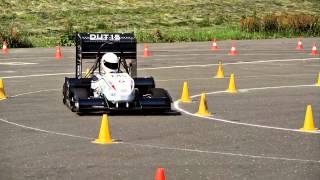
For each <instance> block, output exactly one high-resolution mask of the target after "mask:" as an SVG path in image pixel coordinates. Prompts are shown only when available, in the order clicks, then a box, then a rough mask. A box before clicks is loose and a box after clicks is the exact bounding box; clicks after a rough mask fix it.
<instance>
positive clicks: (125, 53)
mask: <svg viewBox="0 0 320 180" xmlns="http://www.w3.org/2000/svg"><path fill="white" fill-rule="evenodd" d="M75 38H76V39H75V41H76V74H75V75H76V78H78V79H80V78H81V77H82V59H96V57H97V55H98V52H99V50H100V53H101V54H102V55H103V54H105V53H107V52H112V53H115V54H116V55H117V56H118V57H120V58H121V59H125V60H127V59H130V60H131V61H130V63H131V64H130V65H131V66H132V67H131V68H132V70H133V71H135V72H131V75H132V76H134V77H135V76H136V74H137V72H136V71H137V70H136V69H137V41H136V39H135V37H134V34H133V33H77V34H76V37H75Z"/></svg>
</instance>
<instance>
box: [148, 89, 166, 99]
mask: <svg viewBox="0 0 320 180" xmlns="http://www.w3.org/2000/svg"><path fill="white" fill-rule="evenodd" d="M150 93H151V96H152V97H153V98H170V96H169V94H168V92H167V91H166V90H164V89H162V88H151V89H150Z"/></svg>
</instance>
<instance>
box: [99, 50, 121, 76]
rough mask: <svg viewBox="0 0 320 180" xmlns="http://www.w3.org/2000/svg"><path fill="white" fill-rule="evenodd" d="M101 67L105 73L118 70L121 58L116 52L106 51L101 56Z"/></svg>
mask: <svg viewBox="0 0 320 180" xmlns="http://www.w3.org/2000/svg"><path fill="white" fill-rule="evenodd" d="M101 67H102V69H103V71H104V72H105V73H112V72H117V71H118V67H119V58H118V56H117V55H115V54H114V53H106V54H104V55H103V56H102V58H101Z"/></svg>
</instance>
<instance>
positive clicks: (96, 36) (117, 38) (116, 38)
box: [90, 34, 120, 41]
mask: <svg viewBox="0 0 320 180" xmlns="http://www.w3.org/2000/svg"><path fill="white" fill-rule="evenodd" d="M90 40H100V41H101V40H109V41H120V34H90Z"/></svg>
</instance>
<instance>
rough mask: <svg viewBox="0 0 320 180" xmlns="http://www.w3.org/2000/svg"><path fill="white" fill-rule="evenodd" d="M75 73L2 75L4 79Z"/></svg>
mask: <svg viewBox="0 0 320 180" xmlns="http://www.w3.org/2000/svg"><path fill="white" fill-rule="evenodd" d="M69 74H74V73H53V74H31V75H25V76H7V77H1V78H2V79H16V78H28V77H45V76H60V75H69Z"/></svg>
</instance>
